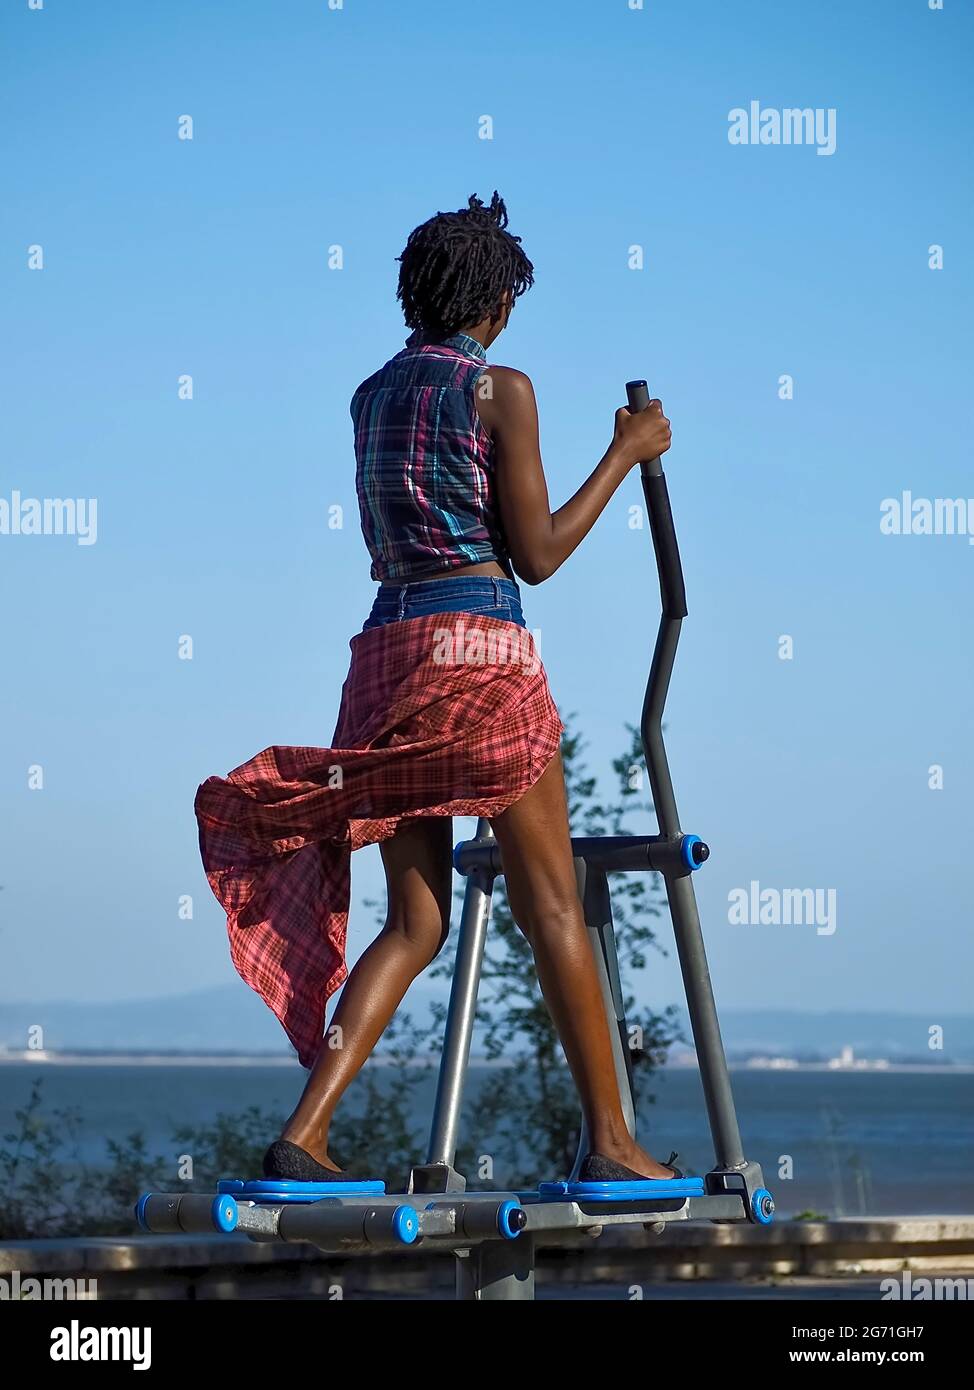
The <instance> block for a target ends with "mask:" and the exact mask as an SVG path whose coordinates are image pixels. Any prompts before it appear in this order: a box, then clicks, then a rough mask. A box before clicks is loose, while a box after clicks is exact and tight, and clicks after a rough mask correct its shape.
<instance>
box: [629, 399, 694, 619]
mask: <svg viewBox="0 0 974 1390" xmlns="http://www.w3.org/2000/svg"><path fill="white" fill-rule="evenodd" d="M626 395H627V397H628V398H629V409H630V411H631V412H632V413H633V414H634V415H636V414H638V412H639V411H640V410H645V409H646V407H647V406H648V405H649V400H650V396H649V387H648V386H647V385H646V382H645V381H627V382H626ZM639 471H640V473H641V474H642V480H643V494H644V496H645V498H646V509H647V511H648V512H649V525H650V529H651V531H652V533H653V549H654V550H655V551H656V567H657V569H658V570H659V592H660V599H661V601H662V604H663V617H664V618H685V617H686V615H687V594H686V587H685V585H684V583H683V566H682V565H681V563H680V547H679V546H678V544H677V540H676V527H675V526H674V525H673V512H672V511H671V509H670V496H669V493H668V491H667V488H666V478H665V477H664V475H663V465H662V462H661V461H660V459H659V458H658V457H657V458H654V459H643V461H642V462H641V463H640V465H639Z"/></svg>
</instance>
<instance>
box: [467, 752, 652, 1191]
mask: <svg viewBox="0 0 974 1390" xmlns="http://www.w3.org/2000/svg"><path fill="white" fill-rule="evenodd" d="M491 824H492V826H493V830H494V835H495V836H496V838H497V842H498V844H499V845H500V850H501V857H502V859H503V861H504V877H505V881H506V884H507V896H508V901H509V903H510V905H511V911H512V913H513V915H514V919H515V921H516V922H517V924H518V926H519V927H520V928H521V930H522V931H523V932H524V934H525V936H526V937H527V939H528V941H529V943H530V945H531V948H532V950H533V951H534V959H535V963H536V965H537V969H538V979H539V981H540V983H541V992H542V994H543V995H544V999H545V1003H546V1004H547V1006H548V1010H549V1012H550V1014H551V1017H552V1021H553V1022H554V1025H555V1028H556V1029H557V1031H558V1036H559V1038H560V1039H561V1044H562V1047H563V1048H564V1049H565V1056H566V1057H567V1059H568V1065H569V1068H570V1069H571V1073H572V1076H573V1077H574V1080H575V1085H576V1087H577V1088H578V1094H579V1097H580V1100H581V1104H582V1110H583V1111H584V1114H585V1119H586V1122H587V1125H588V1132H589V1135H590V1138H591V1143H592V1150H593V1152H595V1153H601V1154H605V1156H606V1157H607V1158H611V1159H614V1160H615V1161H616V1162H617V1163H622V1164H624V1165H625V1166H626V1167H627V1168H631V1169H633V1170H634V1171H635V1172H637V1173H642V1174H643V1175H644V1176H645V1177H647V1178H672V1176H673V1170H672V1169H671V1168H668V1167H665V1166H664V1165H662V1164H660V1163H657V1162H656V1160H655V1159H653V1158H651V1157H650V1155H649V1154H648V1153H646V1152H645V1150H644V1149H641V1148H640V1147H639V1145H638V1144H637V1143H636V1141H635V1140H634V1139H633V1138H632V1137H631V1136H630V1134H629V1132H628V1130H627V1129H626V1122H625V1118H624V1116H623V1112H622V1103H621V1099H620V1096H619V1087H618V1083H617V1081H616V1074H615V1067H614V1065H613V1060H612V1041H611V1035H610V1033H609V1023H608V1019H607V1017H606V1011H605V1005H604V1003H603V1000H602V992H601V989H600V988H599V979H598V974H597V971H596V965H595V957H594V955H593V952H592V946H591V942H590V940H589V935H588V930H587V928H586V926H585V918H584V915H583V912H582V904H581V902H580V900H579V896H578V885H577V883H576V879H575V868H574V863H573V860H572V850H571V837H570V835H569V829H568V807H567V802H566V797H565V776H564V771H563V769H562V763H561V755H560V754H556V755H555V756H554V757H553V758H552V760H551V762H550V763H549V764H548V766H547V767H546V768H545V770H544V773H543V774H542V775H541V777H540V778H539V779H538V781H537V782H536V783H535V784H534V786H533V787H531V788H530V789H529V790H528V791H527V792H525V794H524V796H523V797H521V799H520V801H517V802H515V804H514V805H513V806H511V807H509V808H508V809H507V810H506V811H504V812H503V813H502V814H501V815H499V816H497V817H496V818H495V819H494V820H493V821H492V822H491Z"/></svg>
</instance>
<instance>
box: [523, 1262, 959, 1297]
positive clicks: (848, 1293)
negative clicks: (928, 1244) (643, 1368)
mask: <svg viewBox="0 0 974 1390" xmlns="http://www.w3.org/2000/svg"><path fill="white" fill-rule="evenodd" d="M924 1272H925V1273H926V1271H924ZM937 1276H938V1277H939V1278H946V1279H949V1278H958V1279H960V1278H964V1279H969V1278H970V1277H971V1271H970V1270H965V1271H964V1273H963V1274H954V1275H952V1274H951V1272H950V1270H938V1271H937ZM889 1277H890V1276H889V1275H887V1274H876V1273H874V1274H861V1275H854V1276H850V1277H846V1276H842V1277H836V1278H835V1279H804V1278H802V1279H799V1278H784V1277H782V1278H779V1279H775V1280H774V1281H773V1282H772V1281H769V1280H760V1279H748V1280H736V1281H735V1282H733V1283H724V1282H722V1281H717V1280H709V1279H694V1280H689V1279H687V1280H679V1281H675V1282H673V1283H670V1284H643V1285H642V1291H643V1299H644V1301H646V1302H667V1301H671V1300H677V1301H679V1302H684V1301H691V1300H699V1299H710V1298H721V1299H741V1300H745V1301H753V1300H754V1299H769V1298H771V1299H791V1300H796V1301H797V1300H802V1299H814V1300H816V1301H819V1300H825V1301H830V1302H831V1301H846V1300H857V1301H860V1302H870V1301H871V1302H879V1301H880V1297H881V1290H880V1287H879V1285H880V1280H882V1279H887V1278H889ZM893 1277H895V1276H893ZM629 1296H630V1295H629V1292H628V1289H617V1288H613V1287H611V1286H609V1285H606V1284H593V1285H589V1286H587V1287H585V1286H581V1287H578V1288H574V1289H562V1288H558V1287H557V1286H554V1287H549V1288H545V1287H544V1286H543V1285H541V1284H539V1285H538V1289H537V1297H538V1298H539V1299H599V1300H601V1299H610V1300H611V1299H615V1300H620V1299H628V1298H629Z"/></svg>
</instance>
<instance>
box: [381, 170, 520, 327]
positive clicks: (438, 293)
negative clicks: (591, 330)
mask: <svg viewBox="0 0 974 1390" xmlns="http://www.w3.org/2000/svg"><path fill="white" fill-rule="evenodd" d="M506 227H507V208H506V207H505V206H504V199H503V198H502V197H501V196H500V195H499V194H498V192H497V190H496V189H495V190H494V196H493V197H492V198H491V200H490V206H489V207H485V206H484V204H483V203H482V202H481V201H480V199H479V198H478V197H476V195H471V197H470V199H469V201H468V206H467V207H465V208H461V210H460V211H459V212H438V213H437V214H436V216H435V217H431V218H430V219H429V221H428V222H423V223H422V224H421V225H420V226H418V227H417V228H416V229H415V230H414V231H412V232H410V234H409V240H408V241H407V242H406V249H405V250H404V251H403V253H402V255H401V256H397V257H396V259H397V260H398V261H399V262H400V268H399V288H398V289H397V291H396V298H397V299H398V300H400V302H401V303H402V311H403V314H404V316H405V319H406V324H407V326H408V327H409V328H419V329H422V330H423V331H424V332H427V333H435V334H438V335H442V336H448V335H450V334H451V333H456V332H457V331H458V329H460V328H463V327H464V325H466V324H474V323H480V322H481V320H483V319H485V318H487V317H488V316H489V315H492V314H494V313H496V312H497V310H498V308H499V307H500V302H501V295H502V294H503V293H504V291H505V290H509V291H510V294H511V305H512V307H513V305H514V301H515V300H516V299H517V298H518V297H519V296H520V295H522V294H523V293H524V291H525V290H526V289H528V288H530V286H531V285H532V284H533V283H534V266H533V265H532V264H531V262H530V261H529V260H528V258H527V256H526V255H525V254H524V252H523V251H522V250H521V238H520V237H518V236H512V235H511V233H510V232H508V231H507V230H506Z"/></svg>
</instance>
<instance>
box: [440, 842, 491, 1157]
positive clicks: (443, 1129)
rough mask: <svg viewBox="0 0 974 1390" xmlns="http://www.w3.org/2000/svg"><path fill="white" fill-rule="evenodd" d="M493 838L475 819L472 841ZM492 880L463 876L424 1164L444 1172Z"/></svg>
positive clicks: (477, 873)
mask: <svg viewBox="0 0 974 1390" xmlns="http://www.w3.org/2000/svg"><path fill="white" fill-rule="evenodd" d="M493 838H494V834H493V831H492V830H491V828H490V822H489V821H487V820H485V819H481V820H478V822H477V833H476V839H477V840H479V841H488V840H493ZM494 877H495V875H494V874H493V873H492V872H490V871H489V870H486V869H474V870H473V871H472V872H471V873H470V874H469V876H468V878H467V887H466V891H465V893H464V895H463V911H462V912H461V914H460V932H459V936H458V939H457V954H456V961H455V964H454V967H453V983H452V985H451V987H450V1004H449V1009H448V1011H447V1016H446V1029H445V1031H444V1035H443V1057H442V1060H441V1062H440V1074H439V1077H438V1079H437V1083H436V1101H435V1103H434V1106H433V1121H432V1124H431V1126H430V1142H429V1152H428V1156H427V1163H430V1164H434V1163H435V1164H443V1165H445V1166H446V1167H447V1168H452V1167H453V1161H454V1159H455V1158H456V1152H457V1133H458V1129H459V1124H460V1107H461V1105H462V1103H463V1086H464V1082H465V1080H466V1075H467V1063H468V1061H469V1058H470V1043H471V1040H472V1038H473V1025H474V1018H475V1016H476V1012H477V993H478V990H479V988H480V970H481V966H482V965H483V959H484V948H485V946H486V943H487V923H488V920H489V918H490V902H491V897H492V895H493V889H494Z"/></svg>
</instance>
